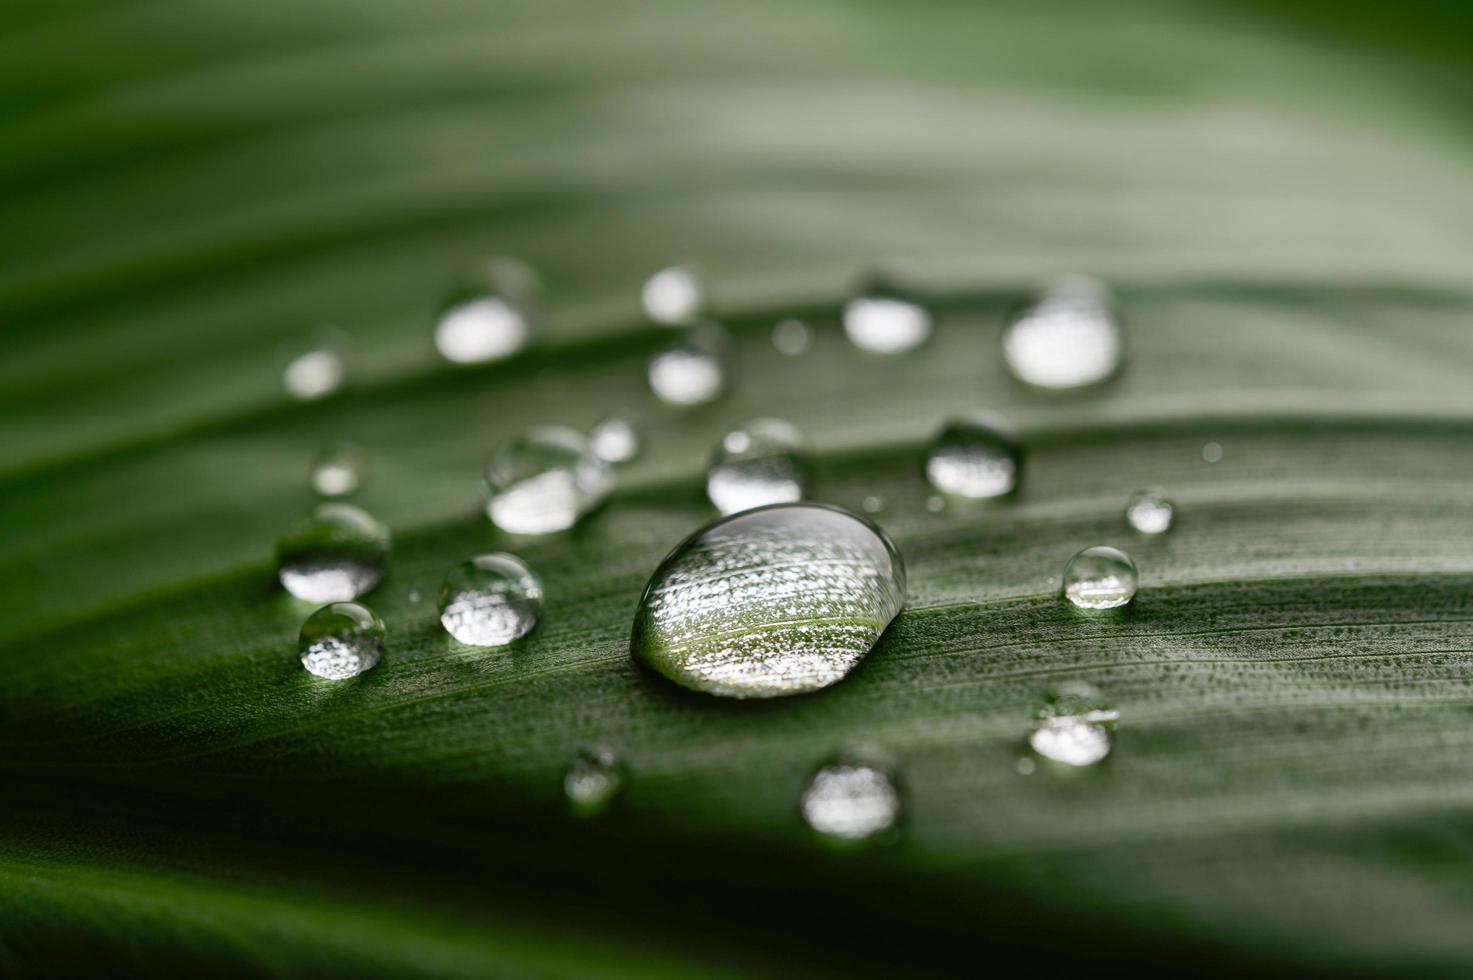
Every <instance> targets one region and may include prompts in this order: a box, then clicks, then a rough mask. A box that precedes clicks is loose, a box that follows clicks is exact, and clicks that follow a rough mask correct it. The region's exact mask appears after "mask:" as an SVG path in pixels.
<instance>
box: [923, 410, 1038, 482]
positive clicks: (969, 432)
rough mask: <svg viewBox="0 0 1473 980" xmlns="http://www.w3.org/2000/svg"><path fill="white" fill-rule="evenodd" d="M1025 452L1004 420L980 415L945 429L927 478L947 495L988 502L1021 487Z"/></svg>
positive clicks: (933, 447)
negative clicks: (989, 498)
mask: <svg viewBox="0 0 1473 980" xmlns="http://www.w3.org/2000/svg"><path fill="white" fill-rule="evenodd" d="M1022 472H1023V451H1022V448H1021V444H1020V443H1019V441H1018V437H1017V436H1016V435H1015V434H1014V433H1013V431H1012V429H1011V427H1009V426H1008V424H1007V422H1006V421H1004V420H1003V419H1002V418H1000V417H998V416H996V415H993V414H991V413H987V412H984V413H979V414H977V415H974V416H971V417H969V418H963V419H953V420H952V421H950V422H948V423H946V425H944V426H942V428H941V431H940V432H939V433H937V434H936V439H935V441H934V442H933V443H932V444H931V452H930V455H929V456H927V457H926V478H927V479H928V480H930V481H931V485H932V486H934V487H935V488H936V489H937V490H940V491H942V492H943V493H949V494H954V495H956V496H958V497H969V498H972V499H984V498H988V497H1002V496H1005V495H1007V494H1010V493H1012V492H1013V491H1014V490H1016V489H1017V488H1018V480H1019V478H1020V477H1021V476H1022Z"/></svg>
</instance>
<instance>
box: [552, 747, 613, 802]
mask: <svg viewBox="0 0 1473 980" xmlns="http://www.w3.org/2000/svg"><path fill="white" fill-rule="evenodd" d="M626 782H628V773H627V771H626V770H625V768H624V764H623V763H622V762H621V761H620V760H619V757H618V756H617V755H615V754H614V753H613V752H611V751H609V750H608V749H596V750H593V751H585V752H579V753H578V754H577V755H576V756H574V757H573V761H572V762H570V763H569V764H568V769H567V772H565V773H564V774H563V795H564V796H566V797H567V798H568V805H569V807H570V808H571V809H572V811H573V812H574V813H575V814H577V815H578V816H581V817H592V816H596V815H598V814H600V813H603V812H604V811H605V810H607V809H608V808H609V806H610V805H611V804H612V803H613V802H614V801H615V800H617V799H618V798H619V794H621V793H622V792H623V791H624V785H625V783H626Z"/></svg>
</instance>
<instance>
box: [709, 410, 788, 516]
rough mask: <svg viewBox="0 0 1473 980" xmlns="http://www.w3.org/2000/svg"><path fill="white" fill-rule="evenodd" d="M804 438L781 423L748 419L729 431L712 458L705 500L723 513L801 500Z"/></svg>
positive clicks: (778, 420)
mask: <svg viewBox="0 0 1473 980" xmlns="http://www.w3.org/2000/svg"><path fill="white" fill-rule="evenodd" d="M807 483H808V440H806V439H805V438H803V433H801V432H799V431H798V428H797V426H794V425H793V424H791V423H789V422H784V421H783V420H782V419H753V420H752V421H750V422H747V423H746V424H744V425H742V426H741V427H740V428H736V429H733V430H731V431H730V432H728V433H727V434H726V435H725V436H724V437H723V438H722V440H721V444H720V445H719V446H717V447H716V452H715V453H713V454H712V456H711V465H710V467H709V468H708V469H707V471H706V496H707V497H709V498H711V503H713V504H715V505H716V509H717V510H719V511H721V513H723V514H735V513H736V512H737V511H742V510H751V509H752V508H753V507H762V506H764V505H766V504H788V503H795V502H797V501H799V500H801V499H803V492H804V489H805V488H806V486H807Z"/></svg>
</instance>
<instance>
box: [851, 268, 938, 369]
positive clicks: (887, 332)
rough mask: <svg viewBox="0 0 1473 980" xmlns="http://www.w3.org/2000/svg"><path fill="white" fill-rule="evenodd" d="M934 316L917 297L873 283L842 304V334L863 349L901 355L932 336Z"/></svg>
mask: <svg viewBox="0 0 1473 980" xmlns="http://www.w3.org/2000/svg"><path fill="white" fill-rule="evenodd" d="M932 326H933V317H932V316H931V311H930V310H929V309H927V308H926V306H925V304H923V303H922V302H921V301H920V300H919V299H918V298H917V297H916V296H914V295H913V294H911V293H910V292H908V291H906V290H904V289H901V288H899V287H897V286H894V285H892V284H890V283H888V282H884V281H880V280H876V281H873V282H871V283H870V284H869V285H867V286H866V287H865V288H864V289H862V290H861V291H860V292H859V294H858V295H857V296H855V297H854V298H853V299H851V300H849V302H848V303H846V304H844V335H845V336H847V337H848V338H849V342H850V343H852V344H853V345H854V346H855V347H858V348H860V349H862V350H867V351H872V352H874V353H876V354H900V353H903V352H905V351H908V350H913V349H915V348H916V347H919V346H920V345H921V344H923V343H925V342H926V340H927V339H928V338H929V337H930V336H931V329H932Z"/></svg>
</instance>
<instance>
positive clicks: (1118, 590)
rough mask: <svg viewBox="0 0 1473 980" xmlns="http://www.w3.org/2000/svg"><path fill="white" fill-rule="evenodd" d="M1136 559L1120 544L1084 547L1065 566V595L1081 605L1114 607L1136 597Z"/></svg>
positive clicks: (1090, 607) (1084, 607)
mask: <svg viewBox="0 0 1473 980" xmlns="http://www.w3.org/2000/svg"><path fill="white" fill-rule="evenodd" d="M1135 585H1136V571H1135V562H1133V561H1131V560H1130V556H1129V555H1127V554H1126V553H1125V552H1123V551H1121V550H1120V549H1119V548H1111V547H1110V546H1109V545H1104V544H1100V545H1095V546H1094V547H1093V548H1085V549H1084V550H1083V551H1081V552H1080V553H1079V554H1077V555H1075V556H1074V557H1073V558H1070V559H1069V564H1067V565H1065V566H1064V595H1065V596H1066V597H1068V599H1069V601H1070V602H1072V603H1074V605H1076V606H1078V607H1079V608H1080V609H1114V608H1116V607H1117V606H1123V605H1125V604H1126V603H1127V602H1129V601H1130V600H1131V599H1133V598H1135Z"/></svg>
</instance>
